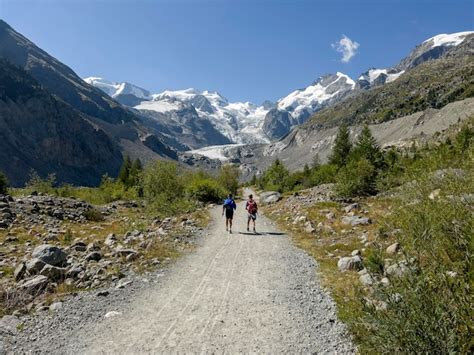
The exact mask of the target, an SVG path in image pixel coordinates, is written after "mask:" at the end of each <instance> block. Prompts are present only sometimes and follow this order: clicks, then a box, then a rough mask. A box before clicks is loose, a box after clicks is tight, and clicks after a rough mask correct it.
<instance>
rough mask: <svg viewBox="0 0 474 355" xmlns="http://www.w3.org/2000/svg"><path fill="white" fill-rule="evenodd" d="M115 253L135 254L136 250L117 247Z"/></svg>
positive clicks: (121, 254) (122, 254) (123, 254)
mask: <svg viewBox="0 0 474 355" xmlns="http://www.w3.org/2000/svg"><path fill="white" fill-rule="evenodd" d="M115 254H117V255H120V256H127V255H130V254H137V251H136V250H133V249H123V248H119V249H117V250H115Z"/></svg>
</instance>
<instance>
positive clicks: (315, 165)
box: [311, 154, 321, 170]
mask: <svg viewBox="0 0 474 355" xmlns="http://www.w3.org/2000/svg"><path fill="white" fill-rule="evenodd" d="M320 166H321V159H320V158H319V154H316V155H315V156H314V157H313V161H312V162H311V169H313V170H316V169H318V168H319V167H320Z"/></svg>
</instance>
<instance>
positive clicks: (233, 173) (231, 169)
mask: <svg viewBox="0 0 474 355" xmlns="http://www.w3.org/2000/svg"><path fill="white" fill-rule="evenodd" d="M239 175H240V171H239V168H237V167H236V166H234V165H230V164H225V165H223V166H222V167H221V168H220V170H219V175H218V176H217V180H218V181H219V184H220V185H221V186H222V187H223V188H224V189H225V190H226V191H227V193H231V194H234V195H236V194H237V189H238V188H239Z"/></svg>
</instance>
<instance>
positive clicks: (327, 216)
mask: <svg viewBox="0 0 474 355" xmlns="http://www.w3.org/2000/svg"><path fill="white" fill-rule="evenodd" d="M335 218H336V215H335V214H334V213H332V212H328V213H326V219H329V220H332V219H335Z"/></svg>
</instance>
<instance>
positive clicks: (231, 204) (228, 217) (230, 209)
mask: <svg viewBox="0 0 474 355" xmlns="http://www.w3.org/2000/svg"><path fill="white" fill-rule="evenodd" d="M236 209H237V205H236V204H235V201H234V199H233V198H232V194H229V196H227V198H226V199H225V201H224V206H222V215H224V213H225V230H226V231H229V233H232V219H233V218H234V211H235V210H236Z"/></svg>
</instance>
